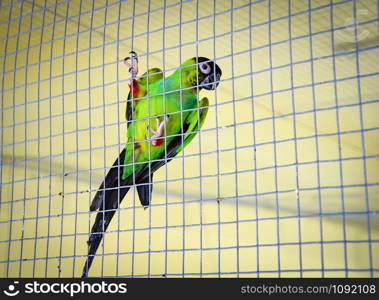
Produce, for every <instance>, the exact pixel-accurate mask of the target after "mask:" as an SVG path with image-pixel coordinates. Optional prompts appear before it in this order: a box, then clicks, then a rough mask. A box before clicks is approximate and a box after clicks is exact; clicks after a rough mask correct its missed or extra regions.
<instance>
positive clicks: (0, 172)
mask: <svg viewBox="0 0 379 300" xmlns="http://www.w3.org/2000/svg"><path fill="white" fill-rule="evenodd" d="M12 6H13V2H11V4H10V8H9V15H8V20H10V19H11V16H12ZM10 24H11V22H8V25H7V33H6V37H7V38H6V39H5V45H4V59H3V66H2V67H3V68H2V71H3V74H4V73H5V66H6V59H7V57H6V54H7V51H8V41H9V39H8V36H9V31H10V27H11V26H10ZM4 84H5V75H3V76H2V79H1V91H2V93H1V108H3V107H4ZM0 133H1V136H0V138H1V147H0V149H1V150H0V151H1V152H0V153H1V156H0V161H1V162H2V160H3V157H4V155H3V153H4V146H3V145H4V109H1V130H0ZM25 139H26V138H25ZM25 143H26V141H25ZM25 163H26V162H25ZM2 182H3V164H2V163H0V211H1V209H2V207H1V206H2V205H1V199H3V197H2V195H3V184H2ZM9 225H10V226H11V223H10V224H9ZM10 240H11V239H10V238H9V246H10ZM8 261H9V259H8ZM8 265H9V262H8V264H7V269H8ZM7 272H8V271H7Z"/></svg>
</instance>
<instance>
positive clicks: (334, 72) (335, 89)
mask: <svg viewBox="0 0 379 300" xmlns="http://www.w3.org/2000/svg"><path fill="white" fill-rule="evenodd" d="M333 9H334V5H333V3H332V1H330V27H331V29H332V32H331V34H330V37H331V43H332V68H333V90H334V95H333V96H334V102H335V106H336V128H337V133H338V134H337V143H338V164H339V175H340V180H341V182H340V190H341V201H342V207H344V203H345V201H344V199H345V190H344V188H343V181H344V180H343V179H344V176H343V172H342V170H343V169H342V151H341V135H340V132H341V128H340V118H339V113H338V107H339V101H338V93H337V89H338V86H337V71H336V56H335V47H334V45H335V41H334V16H333V14H334V12H333ZM316 146H317V144H316ZM316 149H318V148H316ZM317 155H318V151H317ZM317 161H318V157H317ZM317 170H319V168H317ZM320 204H321V201H320ZM343 211H344V210H343ZM321 212H322V211H321ZM343 218H344V215H343ZM345 240H346V239H345ZM345 253H346V249H345ZM323 269H324V268H323ZM322 274H323V276H324V274H325V271H324V270H322Z"/></svg>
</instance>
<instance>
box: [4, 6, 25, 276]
mask: <svg viewBox="0 0 379 300" xmlns="http://www.w3.org/2000/svg"><path fill="white" fill-rule="evenodd" d="M12 9H13V2H11V5H10V9H9V19H10V18H11V15H12ZM20 22H21V21H20ZM9 29H10V23H8V28H7V37H8V36H9V31H10V30H9ZM7 50H8V39H7V40H6V42H5V53H6V52H7ZM6 60H7V57H6V56H5V57H4V63H3V70H4V72H5V66H6ZM15 68H16V67H15ZM4 78H5V76H3V82H2V86H3V87H4V82H5V80H4ZM14 86H16V83H15V82H13V99H12V101H13V106H15V90H14ZM2 94H3V97H2V99H3V100H2V102H3V104H4V92H3V93H2ZM2 111H4V110H2ZM14 111H15V108H14V107H13V122H15V113H14ZM12 138H13V140H12V141H13V147H12V170H11V172H12V181H14V168H15V167H14V147H15V146H14V143H15V138H16V137H15V126H13V127H12ZM1 149H3V147H1ZM13 195H14V184H13V183H12V186H11V199H12V203H11V211H10V223H9V243H8V255H7V261H8V264H7V277H9V268H10V264H9V260H10V255H11V247H12V224H13V198H14V197H13Z"/></svg>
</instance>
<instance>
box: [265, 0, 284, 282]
mask: <svg viewBox="0 0 379 300" xmlns="http://www.w3.org/2000/svg"><path fill="white" fill-rule="evenodd" d="M267 7H268V20H269V22H268V23H269V24H268V40H269V47H268V51H269V62H270V83H269V85H270V95H271V113H272V135H273V149H274V178H275V180H274V181H275V212H276V238H277V255H278V276H279V277H281V272H282V271H281V266H280V263H281V261H280V231H279V229H280V222H279V220H280V213H279V199H278V163H277V156H276V129H275V110H274V101H275V97H274V84H273V78H272V77H273V74H272V73H273V72H272V70H273V68H272V38H271V35H272V31H271V24H272V23H271V22H272V19H271V0H268V6H267Z"/></svg>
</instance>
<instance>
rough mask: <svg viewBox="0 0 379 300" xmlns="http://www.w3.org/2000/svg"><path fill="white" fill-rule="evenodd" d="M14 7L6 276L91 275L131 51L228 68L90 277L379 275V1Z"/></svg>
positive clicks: (0, 192) (5, 91)
mask: <svg viewBox="0 0 379 300" xmlns="http://www.w3.org/2000/svg"><path fill="white" fill-rule="evenodd" d="M0 3H1V4H0V5H1V6H0V49H1V50H0V66H1V75H2V76H1V77H2V78H1V169H0V178H1V189H0V197H1V202H0V276H1V277H77V276H80V274H81V269H82V265H83V263H84V261H85V258H86V255H87V245H86V241H87V239H88V233H89V231H90V226H91V224H92V222H93V220H94V217H95V214H94V213H93V212H91V213H90V212H89V205H90V202H91V200H92V198H93V196H94V194H95V193H96V190H97V188H98V187H99V184H100V183H101V181H102V180H103V178H104V176H105V174H106V172H107V170H108V169H109V167H110V166H112V163H113V161H114V160H115V158H116V157H117V155H118V153H120V151H121V150H122V149H123V147H124V145H125V143H126V138H125V131H126V125H127V123H126V121H125V117H124V116H125V107H126V99H127V95H128V91H129V89H128V85H127V80H128V72H127V70H126V69H125V67H124V66H123V65H122V63H121V60H122V58H123V57H125V56H126V55H127V54H128V53H129V51H130V50H135V51H136V52H137V53H138V54H139V57H140V60H139V63H140V69H141V70H143V72H144V71H145V70H147V69H149V68H151V67H159V68H161V69H162V70H163V72H164V74H165V75H166V74H171V73H172V72H173V71H174V70H175V69H176V68H178V67H179V66H180V64H181V63H182V62H183V61H184V60H186V59H188V58H190V57H194V56H206V57H209V58H210V59H212V60H214V61H216V62H217V64H218V65H219V66H220V67H221V68H222V71H223V76H222V78H221V82H220V84H219V87H218V88H217V89H216V90H215V91H201V92H200V94H201V96H207V97H208V98H209V99H210V104H209V112H208V116H207V119H206V122H205V125H204V126H203V127H202V129H201V131H200V132H199V133H198V135H197V136H196V138H195V139H194V140H193V141H192V142H191V144H190V145H189V146H188V147H187V148H185V150H184V151H183V152H182V153H181V154H180V155H178V156H177V157H176V158H174V159H173V160H172V161H171V162H170V163H169V164H167V165H166V166H165V167H162V168H161V169H160V170H159V171H157V172H156V174H155V176H154V177H155V178H154V193H153V200H152V203H151V205H150V207H149V209H146V210H144V209H143V208H142V207H141V206H140V205H139V201H138V198H137V200H136V197H137V196H136V192H135V190H134V189H133V190H131V191H130V192H129V193H128V195H127V197H126V199H125V200H124V201H123V203H122V205H121V207H120V208H119V210H118V212H117V214H116V215H115V218H114V219H113V220H112V223H111V225H110V227H109V228H108V231H107V233H106V234H105V238H104V242H103V244H102V247H101V248H99V251H98V253H97V256H96V258H95V260H94V264H93V267H92V270H91V273H90V275H91V276H127V277H130V276H132V277H162V276H167V277H198V276H202V277H218V276H220V277H243V276H247V277H268V276H273V277H285V276H292V277H307V276H313V277H332V276H341V277H354V276H365V277H378V274H379V255H378V254H379V218H378V212H379V201H378V200H379V199H378V195H379V156H378V155H379V151H378V149H379V121H378V120H379V118H378V117H377V115H378V112H379V99H378V95H379V85H378V82H379V49H378V48H379V46H378V45H379V32H378V28H379V27H378V25H379V24H378V21H379V18H378V9H379V7H378V1H375V0H356V1H354V0H335V1H334V0H333V1H329V0H312V1H311V0H309V1H302V0H301V1H300V0H289V1H285V0H255V1H245V0H230V1H224V0H209V1H200V0H184V1H178V0H164V1H151V0H138V1H137V0H134V1H132V0H128V1H111V0H106V1H82V0H72V1H67V0H66V1H59V0H55V1H53V0H45V1H43V0H25V1H1V2H0ZM166 72H167V73H166Z"/></svg>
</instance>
